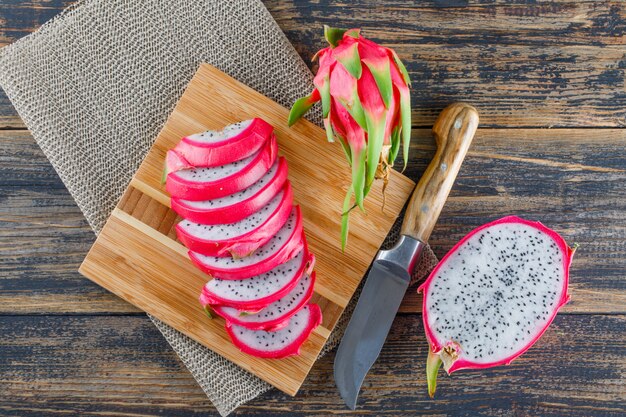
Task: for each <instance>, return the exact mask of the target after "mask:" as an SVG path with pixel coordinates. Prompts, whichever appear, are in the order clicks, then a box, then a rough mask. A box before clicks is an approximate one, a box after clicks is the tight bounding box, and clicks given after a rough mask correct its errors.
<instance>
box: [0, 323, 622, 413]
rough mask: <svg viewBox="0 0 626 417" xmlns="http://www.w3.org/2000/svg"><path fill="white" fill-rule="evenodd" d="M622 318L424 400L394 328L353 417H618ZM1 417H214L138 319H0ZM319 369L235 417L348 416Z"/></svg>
mask: <svg viewBox="0 0 626 417" xmlns="http://www.w3.org/2000/svg"><path fill="white" fill-rule="evenodd" d="M624 332H626V317H625V316H623V315H617V316H616V315H612V316H604V315H594V316H589V315H561V314H559V315H558V316H557V317H556V320H555V322H554V323H553V324H552V326H551V327H550V329H548V331H547V332H546V334H545V335H544V336H543V337H542V338H541V340H539V342H538V344H537V345H536V346H534V347H533V348H531V349H530V350H529V351H528V352H527V353H525V354H524V355H523V356H521V357H520V358H519V359H518V360H516V361H514V362H513V364H511V365H510V366H508V367H499V368H493V369H489V370H484V371H459V372H457V373H455V374H453V376H451V377H448V376H446V375H441V376H440V378H439V381H438V382H439V390H438V392H437V397H436V399H435V400H430V399H429V398H428V395H427V394H426V387H425V385H426V382H425V377H424V361H425V359H426V342H425V339H424V337H423V328H422V325H421V316H419V315H410V316H400V317H398V318H397V319H396V321H395V323H394V324H393V326H392V328H391V332H390V334H389V337H388V341H387V343H386V344H385V346H384V348H383V350H382V352H381V356H380V359H379V360H378V362H376V363H375V364H374V366H373V367H372V369H371V371H370V373H369V374H368V376H367V378H366V380H365V383H364V385H363V390H362V392H361V395H360V397H359V403H358V408H357V412H355V413H352V414H351V415H374V416H382V415H389V416H392V415H393V416H399V415H403V416H409V415H410V416H416V415H433V416H434V415H438V416H442V415H454V416H463V417H465V416H467V417H470V416H471V417H475V416H477V415H481V416H580V417H589V416H603V417H618V416H623V415H624V403H625V402H626V392H625V391H624V387H623V375H624V372H626V353H625V352H626V344H625V341H624V339H623V338H615V335H617V334H619V333H621V334H623V333H624ZM0 334H2V335H3V338H2V339H0V351H1V352H2V355H1V356H0V384H2V390H0V414H2V415H7V416H9V415H19V416H22V417H28V416H37V417H39V416H42V415H46V416H48V415H51V416H56V415H68V414H69V415H81V416H95V415H107V416H113V415H116V416H152V415H166V416H185V417H187V416H207V415H212V416H213V415H217V413H216V412H215V409H214V408H212V406H211V405H210V403H209V401H208V400H207V398H206V396H205V395H204V393H203V392H202V390H201V389H200V388H199V387H198V386H197V384H196V383H195V381H194V380H193V378H192V377H191V375H190V374H189V372H188V371H187V370H186V369H185V368H184V366H183V365H182V364H181V363H180V361H179V360H178V359H177V358H176V355H175V354H174V352H173V351H172V350H171V349H170V348H169V346H168V345H167V343H166V342H165V340H164V339H163V337H162V336H161V335H160V334H159V332H158V331H157V330H156V328H155V327H154V326H153V325H152V323H150V321H149V320H148V319H147V318H145V317H98V316H95V317H94V316H91V317H89V316H75V317H54V316H49V317H33V316H31V317H0ZM333 356H334V355H328V356H326V357H324V358H322V359H321V360H319V361H318V362H317V363H316V365H315V367H314V368H313V370H312V372H311V374H310V376H309V378H308V379H307V380H306V382H305V383H304V385H303V387H302V389H301V391H300V393H299V395H298V396H296V397H289V396H287V395H285V394H282V393H280V392H278V391H277V390H273V391H271V392H269V393H267V394H265V395H263V396H262V397H260V398H258V399H256V400H254V401H252V402H251V403H249V404H246V405H244V406H242V407H241V409H239V410H238V411H237V413H236V414H235V415H238V416H239V415H243V416H302V415H315V416H329V415H336V414H346V413H347V411H346V409H345V406H344V405H343V402H342V400H341V398H340V397H339V395H338V394H337V391H336V388H335V386H334V383H333V381H332V378H329V377H328V376H329V375H332V365H333V362H332V360H333Z"/></svg>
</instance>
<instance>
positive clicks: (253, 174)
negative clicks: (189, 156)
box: [165, 136, 277, 201]
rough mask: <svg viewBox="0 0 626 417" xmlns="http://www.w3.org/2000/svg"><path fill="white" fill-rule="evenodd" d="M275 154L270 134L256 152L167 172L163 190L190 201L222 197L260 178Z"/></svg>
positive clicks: (274, 138) (274, 141) (275, 146)
mask: <svg viewBox="0 0 626 417" xmlns="http://www.w3.org/2000/svg"><path fill="white" fill-rule="evenodd" d="M276 153H277V144H276V137H274V136H272V137H271V138H270V139H268V140H267V141H266V142H265V145H264V146H263V147H262V148H261V149H259V150H258V151H257V152H256V153H254V154H252V155H251V156H248V157H247V158H244V159H241V160H238V161H236V162H232V163H229V164H226V165H220V166H216V167H209V168H207V167H202V168H191V169H184V170H181V171H176V172H171V173H169V174H168V175H167V179H166V184H165V189H166V190H167V192H168V193H170V195H171V196H172V197H175V198H180V199H184V200H191V201H202V200H212V199H215V198H220V197H226V196H228V195H230V194H235V193H237V192H239V191H242V190H244V189H245V188H248V187H250V186H251V185H252V184H254V183H255V182H257V181H258V180H260V179H261V177H263V176H264V175H265V174H266V173H267V171H268V170H269V169H270V167H271V166H272V165H273V164H274V161H275V160H276Z"/></svg>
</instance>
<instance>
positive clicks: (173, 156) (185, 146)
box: [166, 118, 274, 174]
mask: <svg viewBox="0 0 626 417" xmlns="http://www.w3.org/2000/svg"><path fill="white" fill-rule="evenodd" d="M273 130H274V129H273V127H272V126H271V125H270V124H269V123H267V122H266V121H265V120H263V119H259V118H255V119H251V120H245V121H243V122H238V123H233V124H230V125H228V126H226V127H225V128H224V129H222V130H221V131H217V130H209V131H206V132H203V133H197V134H195V135H191V136H186V137H184V138H182V140H181V141H180V142H179V143H178V144H177V145H176V146H175V147H174V148H173V149H171V150H169V151H168V152H167V156H166V173H167V174H169V173H171V172H176V171H180V170H184V169H190V168H194V167H216V166H221V165H226V164H230V163H232V162H235V161H239V160H241V159H244V158H247V157H249V156H251V155H252V154H254V153H256V152H257V151H258V150H259V149H261V147H262V146H263V144H264V143H265V141H266V140H267V139H269V138H270V136H271V135H272V132H273Z"/></svg>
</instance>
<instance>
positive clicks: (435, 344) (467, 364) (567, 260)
mask: <svg viewBox="0 0 626 417" xmlns="http://www.w3.org/2000/svg"><path fill="white" fill-rule="evenodd" d="M502 223H521V224H525V225H528V226H531V227H533V228H535V229H537V230H539V231H541V232H543V233H545V234H547V235H548V236H550V237H551V238H552V239H553V240H554V241H555V243H556V244H557V245H558V246H559V248H560V249H561V250H562V251H563V253H564V254H565V256H564V257H563V270H564V271H565V277H564V279H563V287H564V288H563V295H562V296H561V300H559V303H558V305H557V306H556V308H555V309H554V311H553V312H552V315H551V316H550V319H549V320H548V321H547V323H546V325H545V327H544V328H543V329H542V330H541V331H540V332H539V333H538V334H537V336H536V337H535V338H534V339H533V340H531V341H530V342H529V343H528V344H527V345H526V346H524V347H523V348H522V349H520V350H519V351H518V352H515V353H514V354H512V355H510V356H509V357H507V358H504V359H502V360H500V361H497V362H494V363H474V362H472V361H469V360H466V359H464V358H459V359H458V360H456V361H455V362H454V363H453V364H452V366H450V369H449V370H448V373H449V374H451V373H452V372H454V371H458V370H461V369H484V368H491V367H494V366H499V365H508V364H510V363H511V362H512V361H513V360H514V359H516V358H517V357H518V356H520V355H521V354H523V353H524V352H526V351H527V350H528V349H530V347H531V346H532V345H534V344H535V342H536V341H537V340H538V339H539V338H540V337H541V336H542V335H543V333H544V332H545V331H546V329H547V328H548V327H549V326H550V324H551V323H552V321H553V320H554V317H555V316H556V313H557V312H558V310H559V309H560V308H561V307H562V306H563V305H565V304H566V303H567V302H568V301H569V300H570V296H569V294H568V293H567V288H568V283H569V267H570V264H571V262H572V257H573V255H574V251H573V250H572V249H571V248H570V247H569V246H567V243H566V242H565V240H564V239H563V238H562V237H561V236H560V235H559V234H558V233H557V232H555V231H554V230H552V229H548V228H547V227H546V226H544V225H543V224H541V223H540V222H533V221H529V220H524V219H522V218H519V217H517V216H507V217H503V218H501V219H499V220H496V221H493V222H491V223H487V224H485V225H482V226H480V227H478V228H476V229H474V230H472V231H471V232H470V233H469V234H468V235H467V236H465V237H464V238H463V239H461V241H459V242H458V243H457V244H456V245H454V247H453V248H452V249H450V252H448V253H447V254H446V256H444V257H443V259H442V260H441V261H439V264H438V265H437V266H436V267H435V269H433V271H432V272H431V273H430V275H429V276H428V278H427V279H426V281H425V282H424V283H423V284H422V285H420V287H419V288H418V289H417V291H418V292H422V293H423V294H427V293H428V287H429V286H430V283H431V282H432V280H433V279H434V277H435V276H436V275H437V272H438V271H439V268H440V267H441V266H442V265H443V264H444V263H445V262H446V260H447V259H448V258H449V257H450V256H451V255H452V254H454V253H455V252H456V250H457V249H458V248H460V247H461V246H462V245H463V244H464V243H465V242H466V241H467V240H468V239H470V238H471V237H472V236H473V235H475V234H476V233H479V232H480V231H482V230H483V229H486V228H488V227H491V226H495V225H498V224H502ZM422 319H423V321H424V329H425V330H426V338H427V339H428V343H429V344H430V346H431V349H432V351H433V353H437V352H439V351H440V350H441V349H442V348H444V347H446V346H445V345H442V344H440V343H439V341H438V340H437V339H436V337H435V335H434V334H433V332H432V330H431V329H430V326H429V325H428V311H427V310H426V300H424V302H423V304H422Z"/></svg>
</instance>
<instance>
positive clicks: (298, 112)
mask: <svg viewBox="0 0 626 417" xmlns="http://www.w3.org/2000/svg"><path fill="white" fill-rule="evenodd" d="M318 101H319V93H318V92H317V90H313V93H311V94H310V95H308V96H305V97H302V98H299V99H298V100H296V102H295V103H293V106H291V110H290V111H289V117H288V118H287V124H288V125H289V126H290V127H291V126H293V125H294V123H296V122H297V121H298V120H300V118H302V116H304V115H305V114H306V112H308V111H309V110H310V109H311V107H313V105H314V104H315V103H316V102H318Z"/></svg>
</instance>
